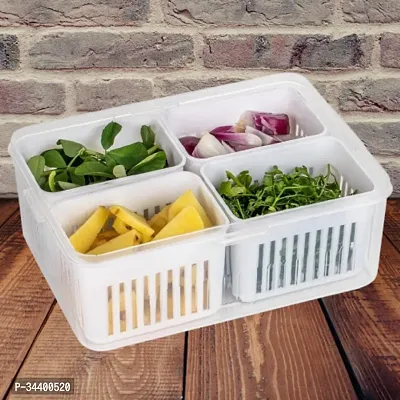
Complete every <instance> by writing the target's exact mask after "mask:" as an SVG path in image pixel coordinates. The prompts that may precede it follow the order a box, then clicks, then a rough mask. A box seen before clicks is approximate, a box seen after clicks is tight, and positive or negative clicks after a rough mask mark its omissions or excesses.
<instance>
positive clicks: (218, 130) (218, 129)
mask: <svg viewBox="0 0 400 400" xmlns="http://www.w3.org/2000/svg"><path fill="white" fill-rule="evenodd" d="M233 128H234V127H233V126H232V125H225V126H218V127H216V128H214V129H213V130H212V131H210V133H225V132H234V130H233Z"/></svg>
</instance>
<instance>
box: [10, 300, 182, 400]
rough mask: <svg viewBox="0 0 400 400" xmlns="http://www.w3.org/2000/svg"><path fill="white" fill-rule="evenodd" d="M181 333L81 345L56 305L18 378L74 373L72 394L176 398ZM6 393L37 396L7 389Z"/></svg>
mask: <svg viewBox="0 0 400 400" xmlns="http://www.w3.org/2000/svg"><path fill="white" fill-rule="evenodd" d="M184 347H185V334H184V333H182V334H179V335H175V336H170V337H167V338H163V339H158V340H154V341H151V342H147V343H142V344H138V345H135V346H129V347H125V348H122V349H118V350H114V351H109V352H101V353H100V352H94V351H91V350H88V349H86V348H84V347H82V346H81V345H80V344H79V342H78V340H77V339H76V338H75V336H74V334H73V333H72V330H71V328H70V327H69V325H68V323H67V321H66V319H65V317H64V315H63V314H62V312H61V310H60V308H59V307H58V305H57V306H56V307H55V308H54V310H53V311H52V313H51V315H50V317H49V319H48V321H47V323H46V325H45V326H44V328H43V330H42V331H41V333H40V335H39V336H38V338H37V340H36V342H35V344H34V346H33V347H32V349H31V351H30V353H29V356H28V357H27V360H26V361H25V363H24V365H23V367H22V368H21V370H20V372H19V374H18V378H45V377H48V378H57V377H64V378H73V379H74V382H75V390H74V395H65V397H62V396H50V395H48V396H46V399H48V400H50V399H52V398H55V399H57V400H59V399H62V398H65V399H68V400H72V399H85V400H90V399H135V400H136V399H143V400H150V399H151V400H157V399H159V400H168V399H174V400H176V399H180V398H181V396H182V390H183V374H184ZM8 399H12V400H15V399H21V400H28V399H32V400H36V399H37V396H35V395H33V396H29V395H16V394H12V393H10V395H9V397H8Z"/></svg>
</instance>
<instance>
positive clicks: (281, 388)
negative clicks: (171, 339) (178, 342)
mask: <svg viewBox="0 0 400 400" xmlns="http://www.w3.org/2000/svg"><path fill="white" fill-rule="evenodd" d="M354 398H356V396H355V393H354V390H353V387H352V384H351V382H350V378H349V376H348V374H347V371H346V369H345V367H344V364H343V362H342V359H341V357H340V355H339V352H338V350H337V348H336V345H335V342H334V340H333V338H332V336H331V332H330V330H329V327H328V325H327V323H326V320H325V318H324V316H323V313H322V311H321V307H320V306H319V303H318V302H317V301H313V302H308V303H303V304H299V305H296V306H292V307H287V308H283V309H279V310H275V311H271V312H266V313H262V314H258V315H254V316H251V317H247V318H244V319H243V318H242V319H238V320H235V321H230V322H227V323H223V324H218V325H215V326H211V327H207V328H203V329H199V330H196V331H193V332H189V342H188V360H187V373H186V399H188V400H198V399H204V400H209V399H218V400H224V399H226V400H228V399H229V400H230V399H269V400H272V399H281V400H290V399H302V400H306V399H310V400H311V399H312V400H315V399H324V400H329V399H332V400H333V399H335V400H338V399H343V400H344V399H354Z"/></svg>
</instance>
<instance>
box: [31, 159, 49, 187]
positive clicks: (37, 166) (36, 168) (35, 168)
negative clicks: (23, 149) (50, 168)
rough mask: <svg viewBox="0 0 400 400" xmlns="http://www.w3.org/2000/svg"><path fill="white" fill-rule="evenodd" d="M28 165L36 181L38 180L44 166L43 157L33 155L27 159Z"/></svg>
mask: <svg viewBox="0 0 400 400" xmlns="http://www.w3.org/2000/svg"><path fill="white" fill-rule="evenodd" d="M28 167H29V169H30V170H31V171H32V174H33V176H34V177H35V180H36V182H39V179H40V177H41V176H42V174H43V171H44V167H45V159H44V157H43V156H33V157H32V158H30V159H29V160H28Z"/></svg>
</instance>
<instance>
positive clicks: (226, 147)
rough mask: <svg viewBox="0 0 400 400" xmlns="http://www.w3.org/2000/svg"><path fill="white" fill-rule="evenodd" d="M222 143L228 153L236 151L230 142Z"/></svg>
mask: <svg viewBox="0 0 400 400" xmlns="http://www.w3.org/2000/svg"><path fill="white" fill-rule="evenodd" d="M221 144H222V146H224V147H225V150H226V151H227V152H228V153H234V152H235V150H234V149H233V148H232V147H231V146H229V144H228V143H226V142H224V141H222V142H221Z"/></svg>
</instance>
